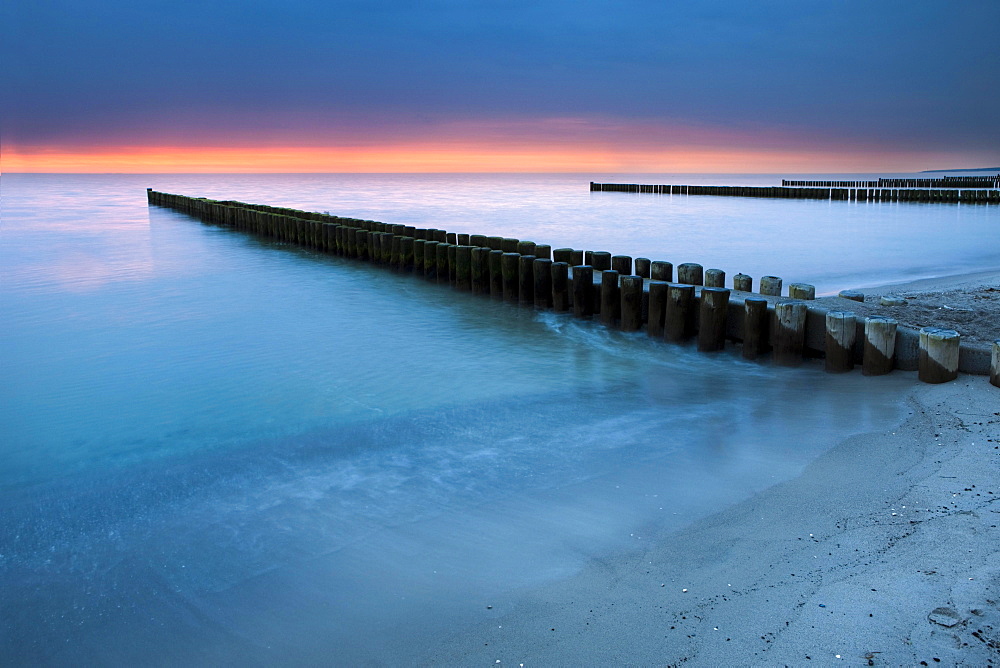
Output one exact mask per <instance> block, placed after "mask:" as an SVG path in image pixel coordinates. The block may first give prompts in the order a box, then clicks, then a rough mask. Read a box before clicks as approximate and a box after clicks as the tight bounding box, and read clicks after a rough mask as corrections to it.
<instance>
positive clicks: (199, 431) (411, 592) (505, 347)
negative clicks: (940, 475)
mask: <svg viewBox="0 0 1000 668" xmlns="http://www.w3.org/2000/svg"><path fill="white" fill-rule="evenodd" d="M595 180H600V179H596V178H595ZM604 180H611V179H610V178H609V179H604ZM619 180H626V179H624V178H621V179H619ZM631 180H633V181H634V180H635V179H631ZM654 182H655V181H654ZM665 182H670V181H665ZM674 182H678V181H677V180H676V179H675V180H674ZM146 187H153V188H155V189H157V190H164V191H172V192H180V193H186V194H195V195H205V196H211V197H219V198H233V199H243V200H246V201H252V202H262V203H270V204H276V205H291V206H296V207H300V208H304V209H313V210H326V211H331V212H333V213H338V214H341V215H353V216H360V217H366V218H375V219H378V220H383V221H386V222H406V223H410V222H413V223H418V224H422V225H427V226H436V227H444V228H447V229H449V230H457V231H470V232H483V233H491V232H496V233H500V234H504V235H506V236H516V237H521V238H532V239H535V240H537V241H539V242H542V241H544V242H549V243H552V244H553V245H563V244H565V245H570V246H575V247H578V248H579V247H592V248H605V249H608V250H612V251H633V253H634V254H635V255H639V254H640V253H639V252H635V249H636V248H646V249H653V250H654V251H656V249H658V248H661V249H663V252H664V253H666V252H667V249H677V250H678V252H681V251H683V254H684V255H683V256H682V258H683V259H682V258H681V257H679V258H677V259H678V260H679V261H684V260H689V259H695V260H698V259H704V260H705V262H706V265H708V264H715V263H714V262H712V261H711V260H709V259H707V258H711V257H717V258H720V261H719V262H718V264H719V265H722V266H727V267H731V268H732V269H733V270H736V271H738V270H740V269H742V270H744V271H747V269H748V268H747V267H744V266H739V267H737V266H733V265H732V264H724V262H723V261H728V260H733V259H734V258H736V257H743V258H745V260H744V261H745V262H746V263H748V264H749V263H750V261H751V258H753V261H754V262H758V263H760V265H762V266H763V265H765V264H768V263H769V262H770V263H771V264H770V265H769V268H768V273H770V272H773V271H775V270H774V266H775V264H776V263H777V264H779V267H780V266H784V267H787V268H788V269H787V270H786V269H780V271H785V273H786V274H787V275H788V277H789V278H790V279H791V278H796V277H797V276H796V275H795V274H794V273H793V269H792V268H793V267H795V266H801V267H802V269H803V270H805V269H806V268H810V269H811V271H812V274H811V275H812V276H816V275H817V268H818V267H820V266H821V259H822V258H823V257H826V256H820V255H817V254H815V253H814V254H812V255H811V256H810V257H809V258H808V259H806V258H800V259H799V260H797V262H799V263H800V265H796V264H795V262H794V261H790V260H789V259H788V258H794V257H797V253H798V252H799V251H796V250H794V247H795V243H796V242H794V241H792V242H788V243H786V244H785V245H784V246H782V248H783V252H782V253H778V254H776V255H769V256H768V257H766V258H765V257H764V256H763V252H764V251H763V250H762V248H763V246H760V247H757V249H756V250H753V249H752V248H751V249H748V248H747V247H746V244H750V245H751V247H752V246H753V245H754V244H755V243H756V242H755V241H752V239H753V238H754V235H755V234H756V235H759V234H760V233H761V232H762V231H766V230H768V229H771V230H776V231H774V233H773V234H774V239H775V240H785V241H786V242H787V239H788V238H789V237H793V236H794V235H791V234H789V233H788V232H787V228H789V227H795V226H796V225H797V223H796V221H795V220H792V219H790V218H789V216H790V215H791V213H792V212H795V215H804V214H805V213H810V214H811V213H815V214H816V215H817V216H819V215H820V213H819V212H823V211H825V212H827V213H825V214H823V215H825V216H826V218H825V220H827V221H833V220H834V219H839V220H841V221H843V220H844V219H847V220H852V221H854V222H853V223H851V225H860V226H861V228H862V229H865V230H869V231H870V232H871V228H879V229H880V230H882V231H881V232H879V234H883V233H884V234H889V233H890V230H893V229H894V230H895V231H896V232H897V233H898V232H899V230H900V229H901V228H906V229H909V230H930V229H932V228H934V227H935V226H940V225H941V224H942V220H943V219H945V218H947V220H948V221H951V222H950V223H949V224H950V226H951V228H952V230H954V229H955V226H956V225H958V224H961V225H965V226H967V228H968V229H967V230H966V231H967V232H968V233H969V234H973V233H976V234H978V231H977V230H979V229H980V228H983V227H985V226H986V225H987V224H990V223H992V224H995V223H996V210H995V209H989V208H986V207H983V208H980V209H977V208H972V207H959V206H957V205H954V206H952V205H902V204H901V205H886V204H883V205H874V206H872V207H870V208H866V205H857V204H852V203H815V202H789V201H762V200H753V199H742V198H702V200H703V201H701V202H699V201H698V198H689V199H688V200H686V201H679V198H678V199H675V200H671V198H669V197H656V196H649V197H640V196H623V197H618V196H616V194H612V193H590V192H589V191H587V189H586V183H579V178H578V177H575V176H574V177H566V176H552V177H550V176H544V177H543V176H493V177H490V176H473V177H455V176H443V175H440V176H438V175H435V176H345V175H283V176H258V175H252V176H176V175H156V176H139V177H137V176H115V175H104V176H97V175H94V176H28V175H13V176H11V175H5V176H4V177H3V197H2V207H3V208H2V215H3V223H2V228H0V271H2V283H0V313H3V327H2V328H0V369H2V374H3V382H2V383H0V435H2V438H0V503H2V507H3V508H4V513H3V514H2V515H0V591H2V595H0V605H2V610H0V613H2V614H0V656H3V657H4V659H5V661H4V662H5V663H12V664H15V665H43V664H51V665H89V664H134V665H156V664H162V665H178V664H192V663H193V664H200V665H218V664H231V665H283V664H288V663H317V664H327V665H328V664H331V663H332V664H352V663H357V662H359V661H375V662H384V663H401V662H402V663H405V662H406V659H407V656H409V654H408V652H409V651H412V650H413V649H414V648H420V647H425V646H427V645H428V644H429V643H432V642H433V639H434V638H438V637H441V635H442V634H445V633H448V632H450V631H453V630H455V629H457V628H460V627H461V624H462V623H463V622H468V621H470V620H474V619H477V617H475V616H474V615H480V614H483V611H484V610H486V608H485V606H486V605H487V604H488V603H489V600H490V598H491V597H495V596H499V595H501V594H503V593H507V592H511V591H516V590H517V589H519V588H522V587H529V586H531V585H532V584H537V583H540V582H543V581H546V580H550V579H552V578H558V577H565V576H567V575H570V574H572V573H573V572H575V571H576V570H577V569H579V568H580V566H581V565H582V564H583V563H585V562H586V561H587V560H588V559H591V558H594V557H598V556H601V555H603V554H607V553H610V552H614V551H618V550H627V549H629V547H630V546H631V545H633V544H635V543H636V542H638V541H642V540H648V539H649V537H650V536H652V535H663V534H664V533H665V532H669V531H671V530H674V529H676V528H678V527H680V526H683V525H684V524H686V523H689V522H691V521H693V520H694V519H696V518H698V517H701V516H704V515H707V514H709V513H711V512H714V511H716V510H718V509H720V508H722V507H724V506H725V505H726V504H729V503H733V502H736V501H739V500H741V499H743V498H746V497H748V496H749V495H751V494H753V493H754V492H756V491H758V490H760V489H763V488H765V487H767V486H769V485H772V484H774V483H776V482H778V481H781V480H785V479H788V478H790V477H792V476H794V475H796V474H797V473H798V472H799V471H800V470H801V469H802V467H803V466H805V465H806V464H807V463H809V462H810V461H811V460H813V459H814V458H815V457H816V455H817V454H819V453H821V452H822V451H824V450H825V449H827V448H829V447H830V446H832V445H833V444H835V443H836V442H838V441H839V440H842V439H843V438H844V437H846V436H847V435H850V434H852V433H857V432H860V431H866V430H871V429H878V428H884V427H886V426H888V425H890V424H893V423H894V422H895V421H898V420H899V419H900V417H901V415H902V411H903V407H902V406H900V405H899V402H898V399H897V397H898V394H899V392H900V391H901V389H902V388H903V387H905V386H906V385H907V384H908V383H909V382H911V381H912V379H910V378H908V377H906V376H905V375H893V376H889V377H886V378H880V379H864V378H861V377H860V376H858V375H855V374H851V375H846V376H838V377H831V376H826V375H825V374H823V373H821V372H820V371H819V370H818V369H817V368H816V367H814V366H809V365H807V366H806V367H804V368H802V369H798V370H788V369H773V368H771V367H768V366H765V365H757V364H748V363H744V362H742V361H740V360H738V359H736V358H735V357H734V356H733V355H731V354H729V353H723V354H719V355H700V354H698V353H696V352H695V351H693V350H692V349H690V348H687V347H682V346H669V345H664V344H661V343H660V342H657V341H651V340H649V339H648V337H646V336H645V335H643V334H633V335H626V334H622V333H617V332H610V331H607V330H606V329H604V328H603V327H601V326H599V325H598V324H596V323H589V322H580V321H575V320H573V319H572V318H570V317H568V316H563V315H556V314H552V313H542V312H535V311H533V310H529V309H521V308H518V307H516V306H511V305H506V304H502V303H497V302H494V301H491V300H489V299H484V298H479V297H474V296H472V295H466V294H459V293H456V292H455V291H454V290H452V289H451V288H449V287H446V286H438V285H436V284H431V283H427V282H425V281H423V280H421V279H418V278H415V277H413V276H409V275H404V274H397V273H393V272H388V271H383V270H379V269H377V268H372V267H369V266H367V265H360V264H355V263H353V262H351V261H348V260H344V259H341V258H336V257H330V256H325V255H322V254H317V253H313V252H310V251H305V250H302V249H297V248H292V247H289V246H285V245H281V244H276V243H273V242H272V241H270V240H263V239H258V238H254V237H251V236H248V235H243V234H240V233H236V232H233V231H231V230H227V229H223V228H218V227H213V226H209V225H205V224H202V223H200V222H198V221H196V220H193V219H191V218H189V217H187V216H184V215H182V214H179V213H176V212H173V211H169V210H166V209H159V208H155V207H154V208H147V206H146V204H145V188H146ZM713 200H714V201H713ZM921 206H922V207H923V208H922V209H921V208H920V207H921ZM782 207H790V208H787V209H786V210H785V211H784V215H785V217H784V218H782V217H781V215H779V212H781V210H782V209H781V208H782ZM911 207H912V208H911ZM768 212H770V213H768ZM935 212H936V218H935ZM730 215H731V216H732V217H733V219H732V234H730V235H728V237H726V239H725V240H724V241H720V240H719V235H709V236H708V237H707V238H703V237H702V235H699V234H697V229H695V228H697V227H698V226H699V225H706V226H709V227H712V228H713V229H716V230H718V229H719V228H720V226H722V225H723V224H724V222H725V221H726V220H728V219H727V216H730ZM769 216H770V218H769ZM991 216H992V218H991ZM935 220H936V221H937V223H935V222H934V221H935ZM753 221H756V223H754V225H753V226H754V227H755V230H754V234H750V233H749V232H748V233H747V234H745V235H744V234H737V233H736V231H737V230H738V229H740V228H742V227H746V226H751V223H752V222H753ZM955 221H957V222H955ZM831 224H832V222H831ZM779 228H783V229H784V231H778V230H779ZM883 228H884V229H883ZM843 229H844V228H843V227H842V228H841V232H842V233H841V234H840V235H834V234H833V233H832V231H829V230H823V231H817V230H815V229H814V230H813V231H812V232H809V233H808V234H809V235H810V236H811V237H812V238H813V240H815V239H816V238H817V235H827V234H829V235H830V236H831V238H832V237H834V236H838V238H847V237H850V236H851V234H853V232H851V233H848V234H843ZM871 234H875V232H871ZM955 236H957V237H962V235H955ZM709 238H714V239H715V241H712V242H709V240H708V239H709ZM740 238H743V239H744V240H748V239H749V240H750V241H745V242H744V244H743V245H742V246H741V244H740V243H738V239H740ZM852 242H854V243H856V242H857V239H856V238H855V239H853V240H852ZM972 246H973V247H966V246H962V245H961V244H960V243H958V242H955V243H953V244H952V245H951V246H950V248H951V249H952V250H951V252H953V253H956V254H959V255H960V254H963V253H964V254H965V258H964V259H963V260H962V262H964V263H966V264H968V265H973V264H976V263H986V264H988V262H989V261H991V260H990V256H989V249H986V248H984V247H983V246H984V244H973V245H972ZM695 251H698V253H700V254H699V255H697V256H696V257H687V256H686V255H687V253H689V252H690V253H692V254H694V252H695ZM650 255H651V256H652V257H659V252H658V251H656V252H651V253H650ZM758 255H759V256H760V257H758ZM882 255H884V253H883V254H882ZM665 257H673V255H666V256H665ZM779 257H783V258H784V259H779ZM851 257H852V258H854V259H852V260H851V262H850V263H848V264H847V265H846V266H848V267H849V269H844V267H833V268H831V269H830V271H832V272H834V273H833V274H830V276H832V277H836V276H841V275H847V274H837V273H836V272H843V271H848V272H853V275H857V276H860V275H862V274H864V273H865V272H866V271H871V272H875V273H877V272H878V271H882V270H880V269H878V270H877V269H866V268H865V266H864V262H863V260H862V259H861V258H859V257H856V256H853V255H852V256H851ZM781 262H789V263H788V264H784V265H781V264H780V263H781ZM904 264H905V263H904ZM931 264H932V263H931V261H930V260H929V259H927V260H926V262H925V260H924V259H918V260H917V261H916V264H913V263H910V264H906V268H905V269H900V270H899V271H900V272H901V273H903V274H906V273H907V272H909V273H917V274H919V273H920V272H921V271H923V270H924V269H925V268H926V267H927V266H930V265H931ZM901 266H902V265H901ZM984 266H985V265H984ZM994 266H995V265H994ZM751 269H752V268H751ZM733 273H735V271H734V272H733ZM889 275H891V272H888V273H884V274H881V275H880V276H889ZM831 280H832V279H831ZM816 282H817V284H821V283H820V282H819V281H818V280H817V281H816Z"/></svg>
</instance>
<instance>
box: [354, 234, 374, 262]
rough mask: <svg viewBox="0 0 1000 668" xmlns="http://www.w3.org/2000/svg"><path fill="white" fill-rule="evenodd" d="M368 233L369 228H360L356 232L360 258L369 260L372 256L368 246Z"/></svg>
mask: <svg viewBox="0 0 1000 668" xmlns="http://www.w3.org/2000/svg"><path fill="white" fill-rule="evenodd" d="M368 234H369V233H368V230H358V231H357V233H356V239H357V247H358V259H359V260H368V259H370V257H371V256H370V255H369V248H368Z"/></svg>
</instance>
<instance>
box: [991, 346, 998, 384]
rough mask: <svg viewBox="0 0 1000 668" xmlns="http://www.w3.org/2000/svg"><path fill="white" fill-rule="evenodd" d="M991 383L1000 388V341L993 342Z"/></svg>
mask: <svg viewBox="0 0 1000 668" xmlns="http://www.w3.org/2000/svg"><path fill="white" fill-rule="evenodd" d="M990 383H991V384H993V385H995V386H996V387H1000V339H996V340H995V341H994V342H993V353H992V356H991V358H990Z"/></svg>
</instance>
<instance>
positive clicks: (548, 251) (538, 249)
mask: <svg viewBox="0 0 1000 668" xmlns="http://www.w3.org/2000/svg"><path fill="white" fill-rule="evenodd" d="M535 257H536V258H538V259H539V260H551V259H552V246H550V245H548V244H535Z"/></svg>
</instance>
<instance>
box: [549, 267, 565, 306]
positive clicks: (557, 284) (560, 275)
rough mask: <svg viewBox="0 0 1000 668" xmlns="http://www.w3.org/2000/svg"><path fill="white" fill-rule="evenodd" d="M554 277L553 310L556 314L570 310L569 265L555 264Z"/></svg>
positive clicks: (552, 268) (552, 272)
mask: <svg viewBox="0 0 1000 668" xmlns="http://www.w3.org/2000/svg"><path fill="white" fill-rule="evenodd" d="M550 273H551V275H552V308H553V309H554V310H555V311H556V313H565V312H566V311H568V310H569V264H567V263H566V262H553V263H552V267H551V271H550Z"/></svg>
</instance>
